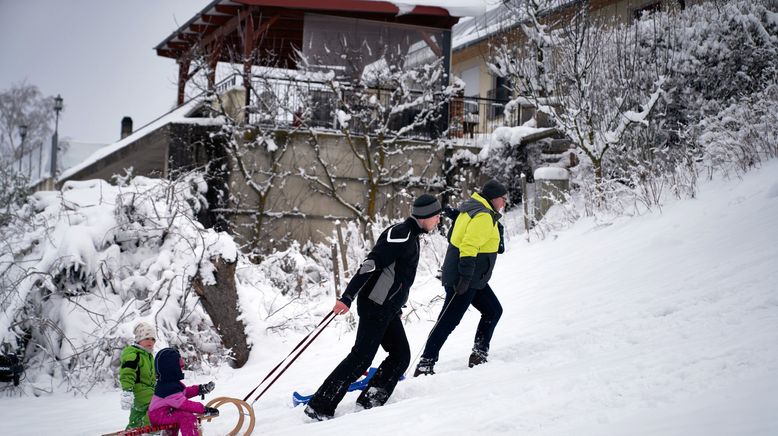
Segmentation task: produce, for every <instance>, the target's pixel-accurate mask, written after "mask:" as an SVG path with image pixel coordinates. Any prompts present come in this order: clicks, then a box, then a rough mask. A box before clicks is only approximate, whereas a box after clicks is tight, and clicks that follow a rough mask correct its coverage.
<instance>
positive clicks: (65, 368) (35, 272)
mask: <svg viewBox="0 0 778 436" xmlns="http://www.w3.org/2000/svg"><path fill="white" fill-rule="evenodd" d="M204 190H205V183H204V182H203V180H202V179H201V178H199V177H198V176H196V175H190V176H187V177H185V178H182V179H180V180H178V181H173V182H171V181H166V180H155V179H148V178H144V177H136V178H134V179H132V180H131V181H130V182H129V184H127V185H126V186H112V185H110V184H108V183H106V182H104V181H100V180H92V181H85V182H74V181H70V182H66V183H65V185H64V186H63V188H62V190H61V191H44V192H38V193H35V194H34V195H32V196H30V197H29V200H28V202H27V203H25V204H23V205H22V206H21V207H18V208H17V209H16V210H15V211H14V214H13V215H12V219H11V221H10V222H8V223H7V224H6V225H5V226H3V227H0V240H2V244H3V252H2V255H0V306H1V307H2V313H0V343H2V344H4V345H5V346H6V347H7V348H10V349H13V350H20V351H22V352H23V353H24V360H25V365H26V367H27V372H26V376H27V381H28V382H29V383H30V386H32V388H33V389H35V390H36V391H37V390H44V391H47V390H51V389H54V388H57V387H59V385H60V384H61V383H62V382H64V384H65V386H66V387H67V388H69V389H75V390H78V391H80V392H85V391H88V390H89V389H90V388H91V386H93V385H94V384H95V383H98V382H101V381H104V380H109V379H115V377H114V375H115V371H116V370H117V366H116V363H118V356H119V352H120V351H121V348H122V347H124V346H125V345H127V344H128V342H130V341H131V339H132V328H133V326H134V325H135V323H137V322H138V321H140V320H144V321H148V322H150V323H152V324H153V325H155V326H156V328H157V333H158V343H157V344H158V346H175V347H178V348H179V349H180V350H181V353H182V356H184V358H185V359H187V360H188V361H189V362H190V363H191V364H192V366H193V367H194V368H197V367H199V366H201V365H208V364H213V363H217V362H219V361H221V360H223V359H224V358H225V357H226V352H225V351H224V350H223V347H222V346H221V344H220V338H219V336H218V335H217V334H216V333H215V330H214V329H213V328H212V323H211V321H210V319H209V317H208V316H207V314H206V313H205V312H204V310H203V308H202V307H201V306H200V305H199V304H198V301H199V299H198V297H197V296H196V295H195V294H194V292H193V290H192V287H191V280H192V278H193V277H194V276H195V275H197V274H200V275H202V276H204V277H207V276H208V275H209V274H208V273H209V272H211V271H212V270H213V265H212V263H211V259H212V258H216V257H222V258H224V259H227V260H235V258H236V256H237V250H236V247H235V244H234V243H233V241H232V239H231V238H230V237H229V236H228V235H226V234H224V233H217V232H214V231H212V230H207V229H204V228H203V227H202V225H200V224H199V223H198V222H197V221H196V220H195V219H194V215H195V213H196V212H197V211H198V210H199V208H200V207H202V201H203V197H202V194H203V193H204Z"/></svg>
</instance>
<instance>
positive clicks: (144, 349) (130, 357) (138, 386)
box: [119, 322, 157, 429]
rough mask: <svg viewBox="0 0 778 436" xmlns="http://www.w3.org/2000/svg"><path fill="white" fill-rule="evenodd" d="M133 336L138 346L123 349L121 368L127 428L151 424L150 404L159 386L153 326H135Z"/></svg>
mask: <svg viewBox="0 0 778 436" xmlns="http://www.w3.org/2000/svg"><path fill="white" fill-rule="evenodd" d="M133 333H134V335H135V343H134V344H132V345H128V346H127V347H125V348H124V350H122V356H121V358H120V366H119V383H120V384H121V386H122V397H121V405H122V410H129V411H130V423H129V424H127V428H128V429H129V428H135V427H143V426H144V425H149V416H148V409H149V403H150V402H151V397H152V396H153V395H154V387H155V385H156V377H155V375H154V355H153V354H152V353H153V352H154V344H155V343H156V341H157V334H156V332H155V331H154V327H152V326H151V325H150V324H148V323H145V322H140V323H138V324H137V325H136V326H135V329H134V330H133Z"/></svg>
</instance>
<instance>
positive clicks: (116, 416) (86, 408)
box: [0, 161, 778, 436]
mask: <svg viewBox="0 0 778 436" xmlns="http://www.w3.org/2000/svg"><path fill="white" fill-rule="evenodd" d="M427 248H429V247H427ZM492 288H493V289H494V290H495V292H496V293H497V295H498V296H499V298H500V299H501V301H502V304H503V307H504V309H505V311H504V314H503V318H502V320H501V322H500V324H499V325H498V327H497V330H496V332H495V336H494V339H493V341H492V350H491V355H490V361H489V363H488V364H486V365H483V366H480V367H476V368H473V369H468V368H467V357H468V355H469V352H470V347H471V345H472V340H473V334H474V332H475V325H476V323H477V316H476V315H477V313H476V312H475V311H473V310H471V311H470V312H468V313H467V314H466V315H465V319H464V320H463V322H462V323H461V324H460V326H459V327H458V329H457V330H456V331H455V332H454V333H453V334H452V336H451V337H450V339H449V341H448V343H447V344H446V345H445V346H444V348H443V350H442V351H441V360H440V362H439V363H438V365H437V367H436V370H437V371H438V374H437V375H435V376H432V377H424V378H418V379H409V380H406V381H403V382H401V383H400V384H399V385H398V387H397V390H396V391H395V394H394V395H393V397H392V398H391V399H390V401H389V403H388V404H387V405H386V406H384V407H382V408H378V409H372V410H368V411H359V412H358V413H352V412H355V411H356V410H357V409H356V406H355V405H354V400H355V399H356V394H355V393H351V394H348V395H347V396H346V398H345V400H344V401H343V402H342V403H341V405H340V407H339V408H338V410H337V413H336V416H337V418H336V419H335V420H332V421H328V422H322V423H310V422H308V421H307V420H306V419H305V417H304V415H303V413H302V409H301V408H292V407H291V404H290V403H291V401H290V400H291V393H292V391H294V390H299V391H301V392H303V393H310V392H312V391H313V390H315V389H316V387H317V386H318V384H319V383H320V382H321V381H322V380H323V379H324V377H325V376H326V375H327V374H328V373H329V372H330V371H331V370H332V369H333V368H334V366H335V365H336V364H337V362H339V361H340V359H342V358H343V357H344V356H345V355H346V353H347V352H348V350H349V349H350V347H351V346H352V344H353V339H354V333H353V332H348V331H346V330H345V329H344V328H343V326H344V325H345V324H339V325H335V326H334V327H330V328H329V329H327V330H326V331H325V332H324V333H323V334H322V336H321V337H320V338H319V339H318V340H317V341H316V342H314V343H313V345H311V347H310V348H309V350H308V351H307V352H306V353H305V354H303V355H302V357H301V358H300V359H299V360H298V361H297V363H295V364H294V365H293V366H292V368H291V369H290V370H289V371H288V372H287V373H286V374H284V376H283V377H282V378H281V379H280V380H279V381H278V382H277V383H276V384H275V385H274V386H273V387H272V388H271V389H270V391H269V392H268V393H267V394H266V395H265V396H264V397H263V398H262V399H261V400H260V401H258V402H257V403H256V404H255V410H256V415H257V431H256V432H255V434H260V433H261V434H264V435H270V434H273V435H287V434H288V435H300V434H305V435H330V434H331V435H349V434H364V433H369V434H371V436H378V435H400V434H403V435H405V434H407V435H416V434H418V435H443V434H452V435H453V434H456V435H462V434H480V435H491V434H510V435H565V436H567V435H652V436H655V435H663V436H665V435H668V436H669V435H679V436H680V435H684V436H690V435H700V436H703V435H704V436H713V435H721V436H725V435H727V436H729V435H737V436H741V435H760V436H761V435H763V436H767V435H776V434H778V161H772V162H768V164H766V165H765V166H764V167H763V168H761V169H759V170H755V171H753V172H751V173H748V174H746V175H745V177H744V178H743V180H730V181H721V180H717V181H714V182H710V183H706V184H703V185H702V187H701V190H700V193H699V197H698V198H697V199H694V200H687V201H678V202H671V203H669V204H667V205H666V206H665V207H664V209H663V212H662V213H661V214H660V213H651V214H646V215H643V216H639V217H632V218H628V217H625V218H620V219H618V220H616V221H613V222H611V223H609V224H608V225H603V224H601V223H599V224H598V223H597V222H595V220H593V219H584V220H581V221H580V222H578V223H576V224H575V225H574V226H573V227H571V228H570V229H568V230H565V231H561V232H558V233H556V234H553V235H549V237H548V238H546V239H545V240H542V241H537V240H532V242H531V243H527V242H526V241H525V240H523V239H521V238H519V237H514V238H513V239H512V240H511V241H509V244H508V251H507V252H506V253H505V254H504V255H502V256H501V257H500V258H499V260H498V264H497V267H496V269H495V273H494V277H493V279H492ZM440 291H441V290H440V288H439V285H438V284H436V283H435V282H434V281H433V280H431V279H427V280H425V279H423V280H421V283H418V284H417V286H416V288H415V289H414V290H412V293H420V295H421V294H425V293H426V294H429V295H434V294H435V293H438V292H440ZM327 309H329V307H322V308H321V310H322V314H323V313H324V312H326V310H327ZM431 327H432V321H427V320H424V321H417V322H412V323H410V324H409V325H408V326H407V330H408V337H409V340H410V342H411V348H412V350H413V354H414V356H415V355H416V352H417V351H418V350H419V349H420V348H421V347H422V345H423V342H424V339H425V337H426V335H427V333H428V332H429V329H430V328H431ZM302 336H303V335H302V334H299V335H295V336H292V337H287V338H285V340H284V341H281V340H279V339H277V338H274V337H272V336H268V337H265V338H261V340H260V339H258V340H257V341H256V342H257V343H262V344H263V346H262V347H261V348H260V347H258V348H256V349H255V350H254V352H253V354H252V358H251V360H250V361H249V363H248V364H247V366H245V367H244V368H242V369H240V370H233V369H229V368H223V369H221V370H219V371H218V372H217V374H216V384H217V389H216V392H215V394H217V395H228V396H234V397H242V396H243V395H245V394H246V393H247V392H248V391H249V390H250V389H251V387H253V386H254V384H256V383H257V382H258V381H259V380H260V379H261V378H262V377H263V376H264V375H265V373H266V372H267V371H268V370H269V369H270V368H272V367H273V366H275V364H276V363H277V362H278V361H279V360H280V359H282V358H283V357H284V356H285V355H286V354H287V353H288V352H289V351H290V350H291V348H292V347H293V346H294V344H296V343H297V341H299V340H300V338H301V337H302ZM382 357H383V354H379V357H378V358H379V359H380V358H382ZM376 363H377V362H376ZM187 381H188V382H191V383H195V382H197V383H202V382H205V381H206V380H205V379H204V378H203V377H202V376H192V377H191V378H189V379H188V380H187ZM230 413H231V412H229V411H228V412H225V414H224V415H225V416H224V417H222V418H219V419H218V420H217V421H214V423H212V424H207V425H206V428H205V430H206V434H224V433H225V432H226V430H227V429H229V428H230V424H231V419H232V418H233V417H234V416H233V415H231V414H230ZM125 415H126V413H125V412H123V411H121V410H120V409H119V393H118V392H115V391H107V392H95V391H93V392H92V393H91V394H90V396H89V398H87V399H83V398H78V397H73V396H70V395H66V394H55V395H52V396H50V397H41V398H32V397H23V398H8V397H5V398H2V399H0V428H2V432H1V433H2V434H8V435H26V434H29V435H32V434H58V435H94V434H98V433H102V432H107V431H109V430H114V429H118V428H120V427H122V426H123V425H124V423H125V422H126V417H125ZM219 421H221V422H219Z"/></svg>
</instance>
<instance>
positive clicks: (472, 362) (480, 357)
mask: <svg viewBox="0 0 778 436" xmlns="http://www.w3.org/2000/svg"><path fill="white" fill-rule="evenodd" d="M487 355H488V353H487V352H486V351H481V350H478V349H476V348H473V352H472V353H471V354H470V359H468V361H467V366H468V368H472V367H474V366H476V365H480V364H482V363H486V356H487Z"/></svg>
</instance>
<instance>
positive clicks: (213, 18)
mask: <svg viewBox="0 0 778 436" xmlns="http://www.w3.org/2000/svg"><path fill="white" fill-rule="evenodd" d="M230 18H231V17H230V16H229V15H201V16H200V19H201V20H203V21H204V22H205V23H206V24H216V25H217V26H221V25H223V24H224V23H226V22H227V21H230Z"/></svg>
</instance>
